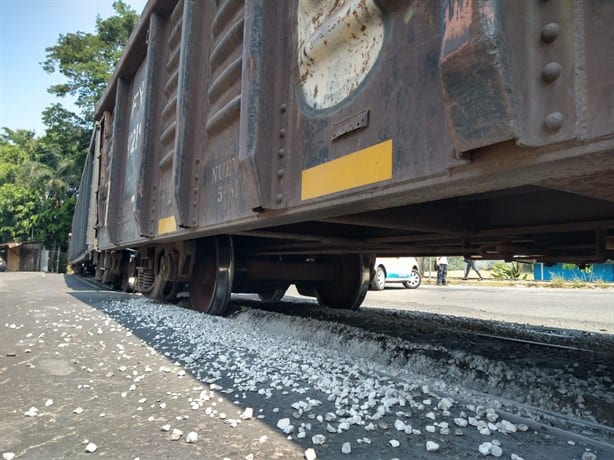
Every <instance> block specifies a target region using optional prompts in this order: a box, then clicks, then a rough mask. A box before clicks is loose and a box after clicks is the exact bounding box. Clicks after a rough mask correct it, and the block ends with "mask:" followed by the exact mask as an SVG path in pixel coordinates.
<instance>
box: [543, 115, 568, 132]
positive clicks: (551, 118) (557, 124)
mask: <svg viewBox="0 0 614 460" xmlns="http://www.w3.org/2000/svg"><path fill="white" fill-rule="evenodd" d="M564 120H565V117H564V116H563V114H562V113H561V112H552V113H549V114H548V115H546V118H544V129H545V130H546V131H558V130H559V129H561V126H563V121H564Z"/></svg>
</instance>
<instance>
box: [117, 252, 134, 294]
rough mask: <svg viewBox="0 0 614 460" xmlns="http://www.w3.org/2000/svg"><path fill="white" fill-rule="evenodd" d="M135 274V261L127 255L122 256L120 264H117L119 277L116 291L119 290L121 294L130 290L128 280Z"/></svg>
mask: <svg viewBox="0 0 614 460" xmlns="http://www.w3.org/2000/svg"><path fill="white" fill-rule="evenodd" d="M135 274H136V260H135V259H133V258H130V254H129V253H125V254H123V255H122V259H121V262H120V263H119V275H118V281H117V286H116V289H120V290H122V291H123V292H128V291H130V290H131V286H130V278H131V277H134V276H135Z"/></svg>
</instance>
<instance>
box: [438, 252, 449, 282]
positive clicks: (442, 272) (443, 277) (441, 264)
mask: <svg viewBox="0 0 614 460" xmlns="http://www.w3.org/2000/svg"><path fill="white" fill-rule="evenodd" d="M436 263H437V286H445V285H446V284H448V258H447V257H446V256H439V257H437V262H436Z"/></svg>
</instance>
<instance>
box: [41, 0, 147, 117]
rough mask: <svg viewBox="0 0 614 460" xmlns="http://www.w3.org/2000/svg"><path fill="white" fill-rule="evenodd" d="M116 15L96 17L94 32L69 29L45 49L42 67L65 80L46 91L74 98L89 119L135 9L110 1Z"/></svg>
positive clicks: (125, 37) (115, 60) (113, 64)
mask: <svg viewBox="0 0 614 460" xmlns="http://www.w3.org/2000/svg"><path fill="white" fill-rule="evenodd" d="M113 8H114V9H115V12H116V14H115V15H114V16H111V17H109V18H107V19H102V18H101V17H100V16H98V18H97V19H96V33H93V34H92V33H84V32H72V33H67V34H64V35H60V38H59V39H58V42H57V43H56V44H55V45H54V46H51V47H49V48H47V49H46V51H47V57H46V59H45V61H44V62H43V64H42V65H43V69H44V70H45V71H46V72H48V73H54V72H56V71H59V72H60V73H61V74H62V75H64V76H65V77H66V78H67V79H68V81H67V82H66V83H63V84H59V85H53V86H51V87H50V88H49V92H50V93H52V94H56V95H58V96H62V97H63V96H66V95H67V94H70V95H71V96H75V97H76V105H77V106H78V107H79V108H80V109H81V110H82V115H83V116H84V118H86V119H91V116H92V114H93V109H94V105H95V103H96V101H97V100H98V99H99V98H100V96H101V95H102V92H103V91H104V89H105V87H106V85H107V82H108V80H109V78H110V77H111V74H112V73H113V69H114V68H115V66H116V65H117V61H118V60H119V58H120V56H121V53H122V50H123V49H124V46H125V44H126V42H127V41H128V38H129V36H130V33H131V32H132V29H133V27H134V25H135V24H136V22H137V20H138V15H137V14H136V12H135V11H134V10H133V9H132V8H130V7H129V6H128V5H126V4H125V3H124V2H123V1H121V0H118V1H116V2H114V3H113Z"/></svg>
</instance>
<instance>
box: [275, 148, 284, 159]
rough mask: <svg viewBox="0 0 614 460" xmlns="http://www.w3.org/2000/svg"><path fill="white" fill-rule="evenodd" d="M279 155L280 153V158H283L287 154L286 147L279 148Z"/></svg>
mask: <svg viewBox="0 0 614 460" xmlns="http://www.w3.org/2000/svg"><path fill="white" fill-rule="evenodd" d="M277 155H279V158H283V157H285V156H286V149H279V152H278V153H277Z"/></svg>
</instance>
